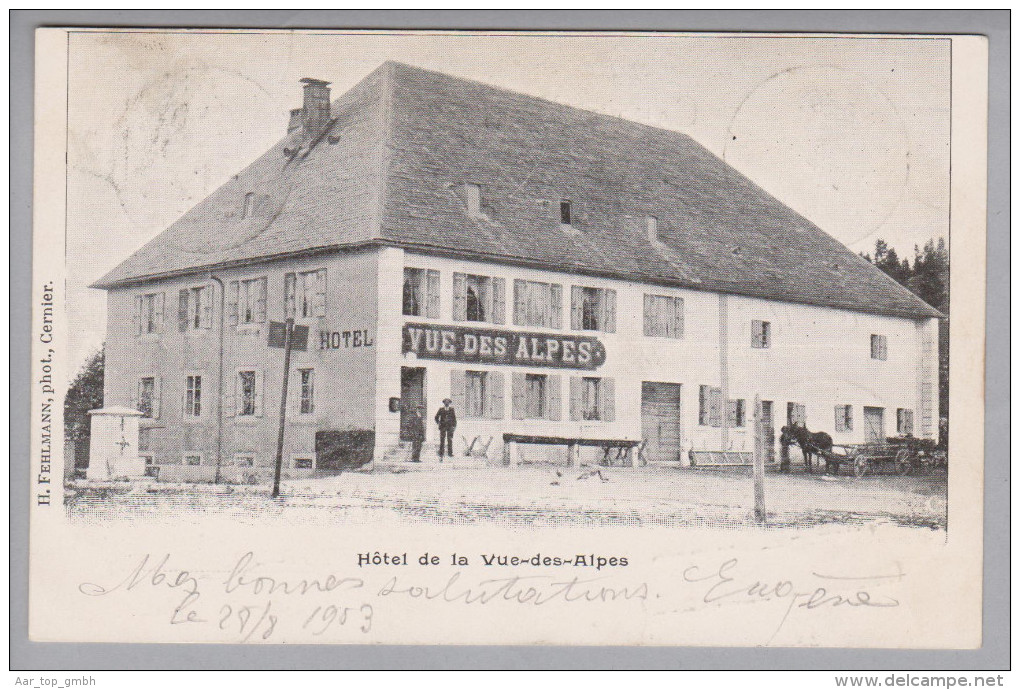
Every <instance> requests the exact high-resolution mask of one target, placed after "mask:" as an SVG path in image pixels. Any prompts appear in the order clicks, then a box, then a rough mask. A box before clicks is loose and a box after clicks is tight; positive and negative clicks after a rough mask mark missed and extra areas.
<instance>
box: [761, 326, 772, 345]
mask: <svg viewBox="0 0 1020 690" xmlns="http://www.w3.org/2000/svg"><path fill="white" fill-rule="evenodd" d="M761 346H762V347H763V348H769V347H772V323H771V322H770V321H764V322H762V325H761Z"/></svg>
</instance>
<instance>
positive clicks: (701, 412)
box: [698, 386, 708, 426]
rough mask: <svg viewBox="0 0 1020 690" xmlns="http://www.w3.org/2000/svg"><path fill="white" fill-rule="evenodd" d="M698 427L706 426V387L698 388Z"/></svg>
mask: <svg viewBox="0 0 1020 690" xmlns="http://www.w3.org/2000/svg"><path fill="white" fill-rule="evenodd" d="M698 425H699V426H707V425H708V386H698Z"/></svg>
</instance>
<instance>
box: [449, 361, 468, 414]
mask: <svg viewBox="0 0 1020 690" xmlns="http://www.w3.org/2000/svg"><path fill="white" fill-rule="evenodd" d="M465 378H466V376H465V373H464V371H463V370H461V369H451V370H450V399H451V400H452V401H453V407H454V409H456V410H460V413H461V414H462V415H464V416H467V394H466V388H467V382H466V381H465Z"/></svg>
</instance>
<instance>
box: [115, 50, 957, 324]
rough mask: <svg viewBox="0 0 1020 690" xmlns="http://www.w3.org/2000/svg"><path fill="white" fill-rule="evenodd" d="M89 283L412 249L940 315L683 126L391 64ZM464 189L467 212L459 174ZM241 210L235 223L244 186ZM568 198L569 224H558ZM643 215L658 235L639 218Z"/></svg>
mask: <svg viewBox="0 0 1020 690" xmlns="http://www.w3.org/2000/svg"><path fill="white" fill-rule="evenodd" d="M331 114H332V117H333V118H335V124H333V126H332V129H330V130H329V131H328V132H327V136H325V137H323V139H322V140H320V141H319V142H318V143H316V144H315V145H314V146H312V147H311V149H310V150H309V148H308V147H307V146H306V147H305V148H304V149H302V151H300V152H299V153H298V155H297V156H295V157H293V158H290V157H289V156H288V155H286V153H285V149H286V150H287V151H292V150H293V149H295V148H296V147H297V143H298V142H297V138H298V136H299V135H298V134H294V135H291V136H288V137H286V138H284V139H283V140H281V142H279V143H278V144H277V145H276V146H274V147H273V148H272V149H271V150H270V151H269V152H268V153H266V154H265V155H264V156H262V157H261V158H260V159H259V160H257V161H256V162H255V163H253V164H252V165H251V166H249V167H248V168H247V169H245V170H244V171H242V172H241V173H240V174H238V175H237V176H236V177H235V178H233V179H231V180H230V182H228V183H227V184H226V185H224V186H223V187H221V188H220V189H218V190H217V191H215V192H214V193H213V194H211V195H210V196H209V197H208V198H206V199H205V200H204V201H202V202H201V203H200V204H198V205H197V206H196V207H195V208H194V209H192V210H191V211H189V212H188V213H187V214H185V215H184V216H183V217H182V218H181V219H180V220H178V221H177V222H176V223H174V224H173V225H171V226H170V227H169V228H168V229H167V230H165V231H164V232H163V233H161V234H160V235H159V236H157V237H156V238H155V239H154V240H152V241H151V242H150V243H149V244H147V245H146V246H145V247H143V248H142V249H140V250H139V251H138V252H136V253H135V254H134V255H132V256H131V257H130V258H129V259H127V260H126V261H125V262H124V263H122V264H121V265H120V266H118V267H117V268H115V269H114V270H113V271H111V272H110V273H109V274H107V275H106V276H104V277H103V278H102V279H101V280H100V281H98V282H97V283H96V286H98V287H113V286H116V285H118V284H125V283H130V282H136V281H139V280H145V279H152V278H156V277H160V276H167V275H175V274H181V273H187V272H194V271H199V270H203V269H208V268H212V267H216V266H222V265H227V264H233V263H244V262H250V261H257V260H265V259H269V258H272V257H278V256H284V255H289V254H296V253H304V252H310V251H317V250H329V249H341V248H345V247H354V246H363V245H372V244H390V245H397V246H403V247H405V248H408V249H417V250H421V251H428V252H443V253H449V254H457V255H465V256H471V257H476V258H481V259H492V260H497V261H509V262H514V263H520V264H526V265H534V266H540V267H547V268H552V269H557V270H567V271H572V272H578V273H582V274H585V273H586V274H592V275H604V276H610V277H619V278H624V279H629V280H637V281H644V282H652V283H661V284H671V285H679V286H687V287H691V288H695V289H701V290H712V291H721V292H728V293H734V294H743V295H749V296H755V297H762V298H766V299H776V300H784V301H793V302H800V303H807V304H816V305H822V306H828V307H836V308H843V309H851V310H855V311H862V312H869V313H879V314H888V315H894V316H905V317H911V318H922V317H930V316H938V315H939V313H938V312H937V311H936V310H934V309H932V308H931V307H930V306H928V305H927V304H925V303H924V302H923V301H922V300H920V299H919V298H918V297H916V296H915V295H914V294H913V293H911V292H910V291H909V290H907V289H905V288H904V287H902V286H901V285H899V284H898V283H896V282H895V281H893V280H892V279H891V278H889V277H888V276H886V275H885V274H884V273H882V272H881V271H880V270H878V269H877V268H875V267H874V266H872V265H871V264H869V263H868V262H866V261H864V260H863V259H861V258H860V257H858V256H857V255H856V254H854V253H853V252H851V251H850V250H849V249H847V248H846V247H845V246H843V245H842V244H840V243H839V242H838V241H836V240H835V239H833V238H832V237H830V236H829V235H828V234H826V233H825V232H824V231H822V230H821V229H819V228H818V227H817V226H815V225H814V224H812V223H811V222H810V221H808V220H806V219H805V218H803V217H802V216H800V215H799V214H797V213H796V212H794V211H793V210H791V209H790V208H788V207H786V206H785V205H783V204H782V203H780V202H779V201H777V200H776V199H775V198H773V197H772V196H771V195H769V194H768V193H766V192H765V191H764V190H762V189H761V188H760V187H758V186H757V185H755V184H754V183H753V182H751V181H750V180H748V179H747V178H746V177H744V176H743V175H741V174H740V173H738V172H737V171H736V170H734V169H733V168H732V167H730V166H729V165H727V164H726V163H725V162H723V161H722V160H720V159H719V158H717V157H716V156H714V155H713V154H712V153H710V152H709V151H708V150H707V149H705V148H704V147H702V146H701V145H699V144H698V143H696V142H695V141H694V140H693V139H691V138H690V137H688V136H686V135H684V134H681V133H679V132H674V131H670V130H665V129H659V128H655V127H649V126H645V125H640V124H637V123H633V122H629V121H626V120H622V119H619V118H614V117H610V116H606V115H601V114H597V113H592V112H588V111H585V110H580V109H577V108H572V107H569V106H565V105H561V104H557V103H553V102H550V101H547V100H544V99H540V98H535V97H532V96H527V95H524V94H519V93H514V92H511V91H507V90H504V89H499V88H495V87H492V86H487V85H485V84H481V83H478V82H474V81H469V80H464V79H458V78H454V77H450V76H448V75H444V74H439V73H436V72H431V71H427V70H423V69H419V68H415V67H410V66H407V65H403V64H398V63H386V64H385V65H383V66H382V67H380V68H379V69H377V70H376V71H374V72H372V73H371V74H370V75H369V76H368V77H366V78H365V79H364V80H363V81H361V82H360V83H359V84H358V85H357V86H355V87H354V88H353V89H351V90H350V91H349V92H347V93H346V94H344V95H343V96H341V97H340V98H338V99H337V100H336V101H334V102H333V106H332V113H331ZM465 183H472V184H477V185H479V186H480V188H481V195H482V211H483V212H482V214H479V215H471V214H469V213H468V212H467V207H466V204H465V200H464V194H463V185H464V184H465ZM246 193H254V194H255V205H254V214H253V216H252V217H251V218H249V219H240V214H241V209H242V208H243V197H244V195H245V194H246ZM560 200H569V201H570V202H571V207H572V227H570V228H563V227H561V225H560V222H559V221H560V217H559V212H560V211H559V202H560ZM649 216H652V217H655V218H656V219H657V224H658V240H655V239H654V238H650V237H649V234H648V233H647V231H646V227H647V225H646V222H645V218H646V217H649Z"/></svg>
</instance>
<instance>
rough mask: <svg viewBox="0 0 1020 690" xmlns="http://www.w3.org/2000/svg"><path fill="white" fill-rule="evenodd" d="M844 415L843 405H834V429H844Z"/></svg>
mask: <svg viewBox="0 0 1020 690" xmlns="http://www.w3.org/2000/svg"><path fill="white" fill-rule="evenodd" d="M845 425H846V417H845V415H844V407H843V406H842V405H836V427H835V428H836V431H846V427H845Z"/></svg>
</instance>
